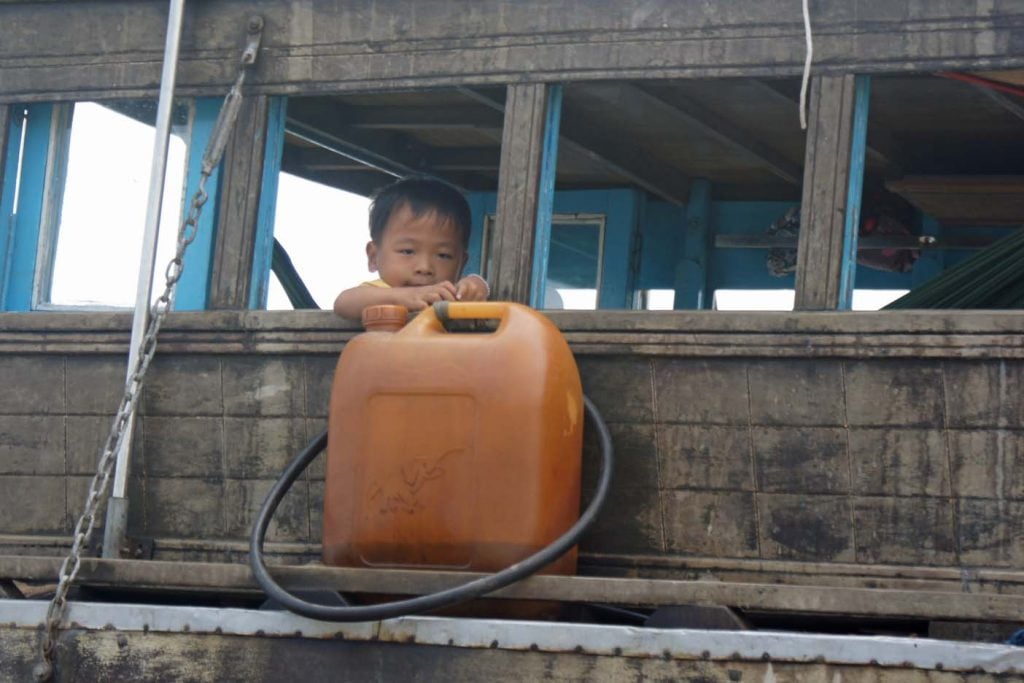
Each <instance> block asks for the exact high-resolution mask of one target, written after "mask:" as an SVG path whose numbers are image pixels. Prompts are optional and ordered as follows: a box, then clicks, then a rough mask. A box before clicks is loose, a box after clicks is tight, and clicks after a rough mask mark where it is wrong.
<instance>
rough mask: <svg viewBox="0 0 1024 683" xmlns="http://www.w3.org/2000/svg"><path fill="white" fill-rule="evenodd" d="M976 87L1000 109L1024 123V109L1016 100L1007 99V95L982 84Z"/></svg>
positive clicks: (975, 85)
mask: <svg viewBox="0 0 1024 683" xmlns="http://www.w3.org/2000/svg"><path fill="white" fill-rule="evenodd" d="M974 87H975V88H976V89H977V90H978V91H979V92H981V93H982V94H983V95H985V96H986V97H988V98H989V99H991V100H992V101H993V102H995V103H996V104H998V105H999V106H1000V107H1002V108H1003V109H1005V110H1006V111H1008V112H1010V113H1011V114H1013V115H1014V116H1016V117H1017V118H1018V119H1020V120H1022V121H1024V107H1022V106H1021V105H1020V104H1018V103H1017V101H1016V100H1014V99H1012V98H1010V97H1007V96H1006V95H1004V94H1002V93H1001V92H997V91H995V90H993V89H992V88H989V87H986V86H984V85H981V84H980V83H975V84H974Z"/></svg>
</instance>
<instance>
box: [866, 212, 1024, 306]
mask: <svg viewBox="0 0 1024 683" xmlns="http://www.w3.org/2000/svg"><path fill="white" fill-rule="evenodd" d="M906 308H945V309H951V308H1000V309H1009V308H1024V229H1019V230H1014V231H1013V232H1012V233H1011V234H1010V235H1008V236H1006V237H1004V238H1003V239H1001V240H999V241H998V242H996V243H995V244H993V245H991V246H989V247H986V248H985V249H983V250H981V251H979V252H978V253H977V254H975V255H974V256H972V257H970V258H969V259H967V260H966V261H963V262H961V263H958V264H957V265H955V266H953V267H952V268H950V269H949V270H946V271H943V272H942V273H940V274H939V275H938V276H936V277H934V278H932V279H931V280H929V281H928V282H926V283H924V284H923V285H921V286H920V287H918V288H916V289H913V290H911V291H910V292H908V293H907V294H905V295H904V296H902V297H900V298H899V299H896V300H895V301H893V302H892V303H890V304H889V305H888V306H886V307H885V309H906Z"/></svg>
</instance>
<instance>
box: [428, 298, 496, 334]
mask: <svg viewBox="0 0 1024 683" xmlns="http://www.w3.org/2000/svg"><path fill="white" fill-rule="evenodd" d="M513 305H514V304H510V303H508V302H507V301H459V302H452V301H438V302H437V303H435V304H434V307H433V308H434V315H435V316H437V319H438V320H439V321H441V324H442V325H444V324H446V323H447V322H448V321H450V320H494V319H497V320H500V321H501V322H500V323H499V325H498V327H499V328H501V327H503V326H504V325H505V322H506V321H507V320H508V316H509V313H510V311H511V310H512V306H513Z"/></svg>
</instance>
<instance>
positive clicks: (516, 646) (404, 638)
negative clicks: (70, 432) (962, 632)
mask: <svg viewBox="0 0 1024 683" xmlns="http://www.w3.org/2000/svg"><path fill="white" fill-rule="evenodd" d="M45 611H46V603H45V602H40V601H30V600H0V627H4V626H9V627H14V628H35V627H37V626H38V625H39V624H40V623H41V622H42V620H43V616H44V614H45ZM64 625H65V626H66V627H67V626H74V627H78V628H85V629H104V628H106V629H111V628H112V629H114V630H118V631H149V632H164V633H177V632H188V633H191V634H199V633H218V634H226V635H247V636H267V637H275V636H290V637H303V638H312V639H333V638H343V639H345V640H346V641H360V640H364V641H369V640H377V641H386V642H402V643H411V642H415V643H417V644H420V645H442V646H450V647H457V648H480V649H485V648H498V649H505V650H539V651H542V652H579V653H589V654H596V655H606V656H624V657H641V658H642V657H654V658H674V659H710V660H731V661H744V660H747V661H774V662H808V663H810V662H819V663H829V664H853V665H877V666H887V667H904V668H908V669H909V668H914V669H926V670H927V669H942V670H945V671H977V670H981V671H985V672H988V673H1013V672H1017V673H1024V648H1018V647H1012V646H1008V645H993V644H983V643H959V642H952V641H939V640H930V639H923V638H921V639H918V638H890V637H877V636H872V637H868V636H835V635H817V634H803V633H781V632H763V631H762V632H751V631H702V630H693V629H651V628H636V627H628V626H608V625H593V624H566V623H554V622H526V621H503V620H492V619H453V618H443V617H404V618H400V619H392V620H388V621H384V622H372V623H361V624H335V623H329V622H321V621H314V620H312V619H306V618H305V617H300V616H297V615H294V614H291V613H288V612H273V611H260V610H246V609H217V608H209V607H187V606H167V605H129V604H112V603H86V602H74V603H71V604H70V608H69V610H68V612H67V616H66V618H65V622H64Z"/></svg>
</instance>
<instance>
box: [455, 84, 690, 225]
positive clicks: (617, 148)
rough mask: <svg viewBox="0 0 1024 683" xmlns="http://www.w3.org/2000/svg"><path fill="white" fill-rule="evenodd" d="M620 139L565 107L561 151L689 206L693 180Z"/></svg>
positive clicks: (486, 99)
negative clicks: (687, 202) (619, 141)
mask: <svg viewBox="0 0 1024 683" xmlns="http://www.w3.org/2000/svg"><path fill="white" fill-rule="evenodd" d="M460 91H461V92H463V93H465V94H467V95H469V96H470V97H473V98H474V99H476V100H477V101H478V102H482V103H485V104H488V105H489V106H491V107H492V108H494V109H495V110H497V111H501V110H503V109H504V104H503V103H502V102H501V101H500V100H498V99H495V98H494V97H492V96H490V95H487V94H484V93H482V92H479V91H478V90H475V89H472V88H461V89H460ZM619 137H620V135H619V134H618V133H617V132H616V131H614V130H608V129H607V128H603V129H602V128H597V127H595V125H594V122H593V121H590V120H589V119H588V118H587V117H586V116H585V114H583V113H580V112H576V111H575V110H573V109H572V108H571V107H570V106H567V105H566V104H565V103H563V105H562V125H561V134H560V135H559V138H558V145H559V149H562V150H564V151H566V152H569V153H572V154H575V155H577V156H579V157H582V158H584V159H587V160H589V161H590V162H591V163H594V164H596V165H598V166H600V167H601V168H603V169H605V170H606V171H609V172H611V173H613V174H615V175H618V176H620V177H621V178H623V179H624V180H626V181H627V182H630V183H633V184H635V185H636V186H637V187H640V188H642V189H644V190H646V191H648V192H650V193H651V194H653V195H655V196H657V197H661V198H662V199H664V200H666V201H669V202H672V203H674V204H680V205H684V204H686V201H687V198H688V194H689V191H690V178H689V177H688V176H687V175H685V174H684V173H682V172H680V171H679V169H677V168H674V167H672V166H669V165H668V164H666V163H664V162H661V161H658V160H657V159H652V158H651V157H650V156H649V155H647V154H645V153H644V152H643V151H641V150H638V149H636V147H634V146H631V145H629V144H622V143H618V142H616V141H617V140H618V138H619Z"/></svg>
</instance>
